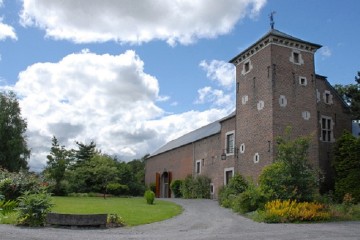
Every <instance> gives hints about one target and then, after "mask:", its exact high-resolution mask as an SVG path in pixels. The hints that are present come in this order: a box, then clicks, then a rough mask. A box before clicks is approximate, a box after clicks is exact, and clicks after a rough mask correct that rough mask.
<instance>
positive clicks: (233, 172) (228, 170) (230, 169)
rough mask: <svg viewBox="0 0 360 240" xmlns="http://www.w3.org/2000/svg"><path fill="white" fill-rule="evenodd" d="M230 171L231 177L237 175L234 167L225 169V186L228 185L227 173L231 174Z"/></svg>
mask: <svg viewBox="0 0 360 240" xmlns="http://www.w3.org/2000/svg"><path fill="white" fill-rule="evenodd" d="M230 171H232V175H231V177H234V175H235V171H234V167H230V168H224V186H226V185H227V182H226V173H227V172H230Z"/></svg>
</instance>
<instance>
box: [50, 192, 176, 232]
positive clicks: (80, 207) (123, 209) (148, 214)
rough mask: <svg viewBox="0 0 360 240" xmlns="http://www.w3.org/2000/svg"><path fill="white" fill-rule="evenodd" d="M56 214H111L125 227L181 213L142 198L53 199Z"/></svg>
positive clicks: (164, 202) (165, 205)
mask: <svg viewBox="0 0 360 240" xmlns="http://www.w3.org/2000/svg"><path fill="white" fill-rule="evenodd" d="M53 202H54V204H55V206H54V207H53V209H52V210H51V211H52V212H56V213H74V214H75V213H77V214H85V213H88V214H89V213H90V214H91V213H107V214H110V213H113V214H118V216H121V218H122V219H123V220H124V221H125V224H126V225H127V226H136V225H141V224H147V223H152V222H158V221H162V220H165V219H168V218H171V217H174V216H176V215H178V214H180V213H181V212H182V207H181V206H179V205H176V204H175V203H172V202H168V201H162V200H158V199H156V200H155V202H154V204H153V205H149V204H147V203H146V201H145V199H144V198H140V197H139V198H115V197H111V198H106V199H103V198H100V197H53Z"/></svg>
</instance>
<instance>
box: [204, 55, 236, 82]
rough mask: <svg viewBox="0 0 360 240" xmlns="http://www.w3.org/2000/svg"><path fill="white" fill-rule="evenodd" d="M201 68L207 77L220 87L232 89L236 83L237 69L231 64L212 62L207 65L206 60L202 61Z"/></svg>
mask: <svg viewBox="0 0 360 240" xmlns="http://www.w3.org/2000/svg"><path fill="white" fill-rule="evenodd" d="M199 66H200V67H201V68H202V69H203V70H204V71H206V76H207V77H208V78H209V79H211V80H213V81H215V82H216V83H218V84H219V85H220V86H223V87H226V88H231V87H233V86H234V82H235V67H234V65H232V64H231V63H228V62H224V61H219V60H212V61H211V62H210V63H207V62H206V61H205V60H203V61H201V62H200V64H199Z"/></svg>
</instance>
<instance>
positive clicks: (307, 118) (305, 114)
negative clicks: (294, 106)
mask: <svg viewBox="0 0 360 240" xmlns="http://www.w3.org/2000/svg"><path fill="white" fill-rule="evenodd" d="M301 115H302V117H303V119H305V120H309V119H310V112H309V111H304V112H302V113H301Z"/></svg>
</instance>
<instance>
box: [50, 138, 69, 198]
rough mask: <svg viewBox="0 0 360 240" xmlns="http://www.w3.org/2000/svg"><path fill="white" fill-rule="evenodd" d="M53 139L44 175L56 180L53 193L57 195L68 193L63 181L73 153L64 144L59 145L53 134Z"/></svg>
mask: <svg viewBox="0 0 360 240" xmlns="http://www.w3.org/2000/svg"><path fill="white" fill-rule="evenodd" d="M51 141H52V147H51V150H50V154H49V155H47V159H48V161H47V165H46V167H45V170H44V175H45V176H46V178H48V179H50V180H53V181H55V186H54V190H53V193H54V194H55V195H64V194H66V189H64V186H63V184H62V181H63V180H64V179H65V171H66V169H67V167H68V166H69V163H70V160H71V159H72V154H71V151H68V150H66V149H65V147H64V146H60V145H59V142H58V140H57V138H56V137H55V136H53V138H52V140H51Z"/></svg>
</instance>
